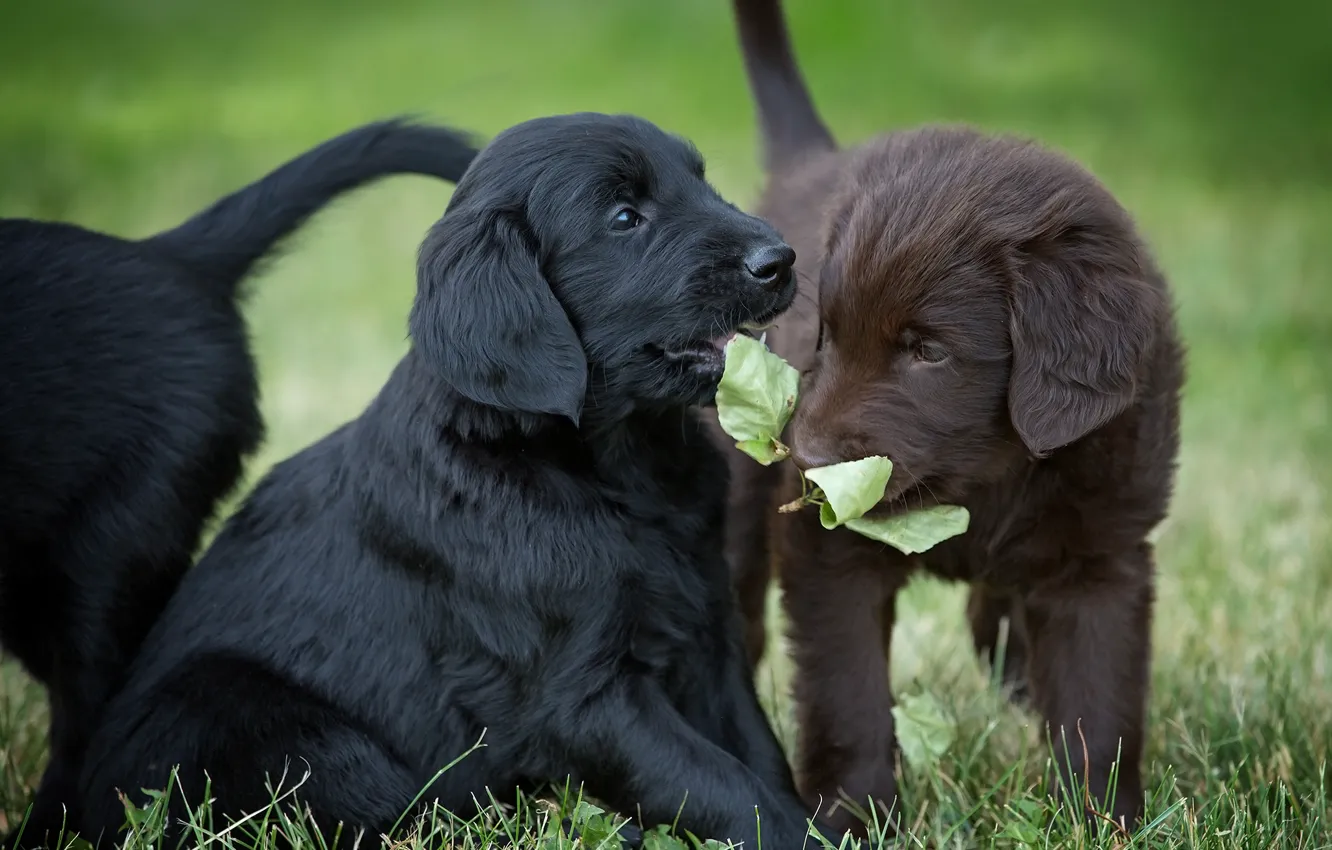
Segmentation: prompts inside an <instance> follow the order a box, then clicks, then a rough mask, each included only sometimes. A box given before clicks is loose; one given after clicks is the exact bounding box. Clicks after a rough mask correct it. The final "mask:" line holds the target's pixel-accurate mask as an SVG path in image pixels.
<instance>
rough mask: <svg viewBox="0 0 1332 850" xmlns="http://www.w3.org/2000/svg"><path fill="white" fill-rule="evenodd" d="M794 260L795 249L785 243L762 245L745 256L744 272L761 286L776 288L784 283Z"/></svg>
mask: <svg viewBox="0 0 1332 850" xmlns="http://www.w3.org/2000/svg"><path fill="white" fill-rule="evenodd" d="M795 258H796V254H795V249H794V248H792V247H791V246H790V245H787V244H786V243H785V242H778V243H777V244H775V245H774V244H768V245H763V246H760V247H758V248H755V249H754V250H752V251H750V252H749V253H748V254H746V255H745V271H747V272H749V276H750V277H752V278H754V280H756V281H758V282H759V283H760V284H762V285H763V286H769V287H771V286H777V285H780V284H782V283H784V282H785V280H786V277H787V275H788V273H789V272H790V271H791V266H793V265H795Z"/></svg>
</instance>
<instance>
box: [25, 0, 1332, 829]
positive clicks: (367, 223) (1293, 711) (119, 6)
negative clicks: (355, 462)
mask: <svg viewBox="0 0 1332 850" xmlns="http://www.w3.org/2000/svg"><path fill="white" fill-rule="evenodd" d="M11 7H12V8H7V9H6V11H5V15H4V17H5V25H4V26H3V27H0V56H3V57H4V60H3V63H2V65H0V67H2V68H3V70H2V71H0V215H36V216H44V217H55V218H63V219H69V220H73V221H76V222H80V223H83V224H86V225H89V226H92V227H97V228H103V229H107V230H110V231H112V232H115V233H119V234H125V235H129V236H139V235H145V234H148V233H151V232H153V231H154V230H156V229H158V228H162V227H165V226H167V225H170V224H172V223H174V222H176V221H178V220H180V219H181V218H182V217H183V216H185V215H187V214H188V213H190V212H192V211H193V210H195V209H197V208H199V207H201V206H202V205H204V204H205V203H206V202H208V201H210V200H211V199H212V198H214V197H215V196H217V195H218V194H220V193H222V192H225V191H228V190H230V189H232V188H235V187H236V186H238V185H240V184H241V183H243V182H246V181H248V180H250V179H253V178H254V177H255V176H257V175H259V174H260V173H262V172H263V171H265V170H266V169H268V168H270V167H272V166H273V165H275V164H276V163H277V162H279V161H280V160H281V159H284V158H286V157H287V156H290V155H292V154H295V153H297V152H298V151H300V150H302V149H303V148H305V147H307V146H309V145H311V144H313V143H315V142H316V141H318V140H320V139H322V138H324V137H326V136H329V135H332V134H334V133H336V132H339V131H341V130H343V129H345V128H347V127H348V126H350V125H352V124H354V123H357V122H360V121H364V120H369V119H372V118H376V117H380V116H383V115H386V114H393V113H397V112H404V111H408V112H418V113H421V114H423V115H425V116H427V117H430V118H435V119H440V120H447V121H450V122H454V123H456V124H458V125H461V126H464V127H468V128H471V129H474V130H476V131H478V132H480V133H482V134H485V135H488V134H491V133H493V132H495V131H497V130H499V129H501V128H503V127H505V126H507V125H509V124H512V123H515V122H517V121H520V120H522V119H524V118H527V117H531V116H534V115H538V114H546V113H551V112H559V111H572V110H578V109H595V110H603V111H629V112H637V113H640V114H643V115H645V116H647V117H649V118H651V119H654V120H656V121H658V122H659V123H661V124H662V125H664V126H666V127H668V128H669V129H672V130H675V131H679V132H681V133H684V134H685V135H688V136H690V137H692V138H693V139H694V140H695V141H696V142H697V144H698V145H699V147H700V148H701V149H702V150H703V152H704V153H705V154H706V155H707V157H708V159H709V162H710V169H709V170H710V175H711V177H712V179H713V180H714V182H715V183H716V184H717V185H718V187H719V188H721V189H722V191H723V192H725V193H726V194H727V195H728V196H730V197H732V198H733V199H735V200H737V201H739V202H742V203H746V202H749V201H751V200H752V199H753V197H754V193H755V189H756V187H757V186H758V185H759V174H758V170H757V167H756V163H755V159H754V156H753V152H754V150H755V140H754V135H753V120H752V115H751V112H750V105H749V102H748V99H747V94H746V91H745V88H744V80H743V77H742V74H741V68H740V62H739V57H738V55H737V53H736V50H735V47H734V45H733V33H732V27H731V22H730V19H729V15H728V12H727V4H726V3H725V2H724V0H673V2H672V3H670V4H625V3H621V4H610V3H603V2H594V0H562V2H561V3H547V2H538V0H530V2H524V3H520V2H516V0H490V2H487V3H463V2H449V3H442V2H439V0H383V2H380V3H376V4H368V3H353V2H351V0H325V2H315V0H279V2H270V0H264V1H263V2H261V0H232V2H229V3H225V4H223V3H204V2H202V0H175V2H170V3H168V2H165V0H120V2H116V3H108V2H97V0H58V2H52V3H46V4H38V3H36V2H33V0H28V2H19V3H15V4H11ZM1330 9H1332V7H1328V6H1327V4H1325V3H1316V2H1308V3H1305V4H1303V5H1301V4H1300V3H1297V2H1285V0H1281V2H1268V3H1264V4H1261V5H1259V6H1256V7H1254V8H1251V9H1238V8H1236V9H1232V10H1228V11H1226V12H1224V13H1223V12H1217V11H1216V10H1215V7H1214V5H1212V4H1202V3H1194V4H1189V3H1184V2H1174V3H1171V4H1166V5H1161V4H1157V5H1155V6H1153V5H1152V4H1148V3H1146V2H1144V0H1131V2H1112V1H1111V0H1093V2H1090V3H1085V4H1058V5H1056V4H1053V3H1045V4H1043V3H1038V2H1036V0H1015V2H1013V3H1004V4H993V3H987V2H984V0H939V2H931V3H927V2H924V0H913V2H908V0H893V2H885V0H799V2H792V3H791V14H792V18H793V23H794V27H795V32H796V39H797V43H798V48H799V50H800V52H801V59H802V62H803V64H804V67H805V69H806V73H807V75H808V77H809V79H810V81H811V84H812V86H813V88H814V91H815V95H816V98H817V100H818V101H819V103H820V106H821V108H822V110H823V112H824V114H825V116H826V118H827V119H828V121H829V123H830V124H831V125H832V126H833V127H834V128H835V129H836V131H837V133H838V134H839V136H840V138H841V139H843V140H844V141H846V142H854V141H856V140H859V139H863V138H865V137H866V136H868V135H870V134H871V133H874V132H877V131H880V130H883V129H889V128H892V127H899V126H906V125H910V124H914V123H918V122H922V121H927V120H966V121H972V122H975V123H978V124H981V125H982V126H985V127H989V128H994V129H1004V130H1013V131H1017V132H1021V133H1025V134H1029V135H1035V136H1038V137H1039V138H1042V139H1044V140H1045V141H1047V142H1049V143H1050V144H1052V145H1054V146H1056V147H1059V148H1062V149H1064V150H1066V151H1069V152H1070V153H1072V154H1073V155H1075V156H1077V157H1078V158H1080V159H1081V160H1082V161H1083V162H1085V163H1086V164H1087V165H1089V166H1090V167H1091V168H1092V169H1093V170H1094V171H1096V172H1097V173H1098V174H1099V175H1100V176H1101V177H1102V178H1103V179H1104V180H1105V181H1106V183H1107V184H1108V185H1109V186H1110V187H1111V188H1112V189H1113V190H1114V191H1115V192H1116V193H1117V194H1118V195H1119V196H1120V198H1121V199H1122V200H1123V201H1124V203H1125V204H1126V205H1127V206H1128V207H1129V208H1130V209H1131V210H1132V211H1133V212H1134V213H1135V214H1136V215H1137V216H1138V218H1139V220H1140V222H1141V225H1142V227H1143V229H1144V231H1145V232H1146V234H1147V235H1148V237H1149V239H1150V241H1151V242H1152V244H1153V245H1154V246H1155V248H1156V249H1157V251H1158V253H1159V255H1160V257H1161V259H1162V261H1163V263H1164V265H1165V267H1166V269H1167V270H1168V272H1169V273H1170V276H1171V279H1172V282H1173V284H1174V287H1175V292H1176V295H1177V300H1178V304H1179V311H1180V318H1181V323H1182V327H1183V331H1184V334H1185V337H1186V340H1187V342H1188V345H1189V349H1190V380H1189V384H1188V389H1187V393H1186V402H1185V413H1184V443H1183V445H1184V449H1183V457H1182V469H1181V473H1180V478H1179V486H1178V491H1177V496H1176V499H1175V503H1174V510H1173V513H1172V515H1171V517H1170V519H1169V521H1168V522H1167V523H1166V524H1165V526H1164V527H1163V528H1162V529H1161V532H1160V536H1159V562H1160V584H1159V602H1158V605H1157V619H1156V626H1155V666H1154V670H1153V694H1152V701H1151V727H1150V735H1149V738H1148V746H1147V771H1148V776H1149V782H1150V785H1151V799H1150V801H1149V806H1148V816H1147V821H1148V826H1147V827H1145V828H1144V829H1143V830H1142V831H1141V832H1140V833H1139V834H1138V835H1137V836H1135V837H1134V838H1133V839H1132V841H1131V842H1130V841H1129V840H1128V839H1127V838H1125V837H1123V836H1118V837H1116V836H1113V835H1111V834H1109V832H1108V831H1106V832H1105V834H1104V835H1102V836H1100V837H1099V838H1098V837H1097V836H1095V835H1092V834H1090V833H1085V832H1082V831H1081V827H1078V826H1076V825H1072V824H1070V823H1068V821H1067V820H1066V819H1064V818H1063V816H1062V815H1056V814H1055V812H1054V809H1053V808H1052V806H1051V805H1050V804H1048V803H1047V802H1046V800H1045V796H1044V791H1045V789H1044V787H1043V786H1042V785H1041V784H1040V776H1041V774H1042V770H1043V768H1044V765H1045V758H1046V756H1045V755H1044V753H1043V752H1042V751H1041V747H1040V743H1041V738H1040V736H1039V734H1038V732H1037V726H1036V724H1035V722H1034V719H1033V718H1032V717H1031V716H1029V715H1026V714H1024V713H1022V712H1021V711H1019V710H1017V709H1015V708H1011V707H1009V706H1008V705H1007V704H1006V703H1005V702H1004V701H1003V699H1002V698H1001V697H1000V695H999V694H998V693H997V692H996V691H995V690H994V689H993V688H991V687H990V686H989V683H988V680H987V678H986V675H985V673H984V672H983V671H981V670H980V669H979V668H978V667H977V665H976V663H975V661H974V660H973V656H972V654H971V651H970V648H969V642H968V640H967V637H966V633H965V630H964V624H963V617H962V591H961V589H960V588H958V587H952V586H946V585H943V584H940V583H938V582H934V581H928V580H920V581H916V582H914V583H913V584H912V585H911V586H910V587H909V588H908V590H907V591H906V593H905V594H904V596H903V598H902V599H901V602H900V605H899V612H900V616H899V620H898V625H897V630H896V632H895V635H894V643H893V651H892V655H893V680H894V684H895V687H896V689H897V691H898V693H899V694H913V693H922V692H928V693H930V694H932V695H934V696H935V698H937V699H938V700H939V702H940V703H941V704H942V706H943V707H944V709H945V710H946V713H947V714H948V715H949V717H950V718H951V721H952V722H954V723H955V724H956V732H957V735H956V740H955V742H954V743H953V745H952V747H951V748H950V749H949V750H948V751H947V752H946V753H945V754H944V755H943V757H942V760H941V763H940V764H939V765H938V766H937V768H929V767H926V768H920V767H912V766H909V765H908V766H906V767H905V768H904V773H903V782H902V790H903V800H902V804H903V808H902V812H903V817H904V819H905V822H906V823H907V824H908V825H909V830H908V832H907V834H906V835H905V836H904V838H903V843H904V844H905V845H906V846H912V847H915V846H920V847H925V846H930V847H934V846H940V847H942V846H948V847H954V846H956V847H963V846H966V847H970V846H982V847H989V846H997V847H1037V846H1041V847H1044V846H1097V845H1106V846H1129V845H1130V844H1131V846H1135V847H1243V848H1268V847H1273V848H1274V847H1303V848H1316V847H1329V846H1332V804H1330V803H1329V789H1328V785H1329V780H1332V768H1329V758H1330V757H1332V614H1329V612H1332V505H1329V484H1332V423H1330V422H1329V412H1330V411H1332V399H1330V398H1329V395H1330V388H1332V241H1330V240H1329V239H1328V234H1329V233H1332V111H1329V110H1328V109H1327V108H1326V102H1327V101H1326V92H1327V91H1329V90H1332V54H1329V53H1328V51H1327V50H1326V46H1325V45H1326V33H1327V32H1328V26H1329V24H1330V23H1332V11H1330ZM447 197H448V189H447V188H446V187H441V186H439V185H437V184H433V183H431V182H430V181H428V180H425V179H408V178H403V179H398V180H394V181H391V182H389V183H386V184H384V185H382V186H378V187H375V188H373V189H371V190H368V191H366V192H364V193H363V194H361V195H359V196H357V197H355V198H352V199H349V200H348V201H347V202H346V203H343V204H341V205H340V206H339V207H338V208H336V209H334V210H332V211H330V212H329V213H327V214H326V215H324V216H322V217H321V218H320V219H319V220H318V221H317V222H315V223H314V225H313V226H311V227H310V228H309V229H308V231H307V232H306V233H305V234H304V235H303V236H302V237H301V238H300V239H299V240H298V241H297V242H296V243H295V244H294V246H293V249H292V250H291V251H290V252H289V255H288V256H287V257H286V258H285V259H283V260H281V261H280V262H278V263H277V264H276V265H275V266H274V267H273V268H272V269H271V271H270V272H269V273H268V274H266V275H265V276H264V277H262V278H261V279H259V280H257V281H256V282H255V284H254V286H253V297H252V299H251V301H250V304H249V307H248V310H247V312H248V315H249V316H250V318H251V320H252V328H253V334H254V344H255V349H256V352H257V355H258V357H259V361H260V364H261V367H262V371H263V405H264V412H265V415H266V416H267V419H268V424H269V434H270V436H269V440H268V442H267V444H266V446H265V447H264V449H263V451H262V453H261V454H260V456H259V457H258V458H257V459H256V460H255V462H254V463H252V464H251V467H250V476H249V477H250V480H251V481H253V480H254V479H255V478H256V477H257V476H258V475H260V474H261V473H262V472H263V470H264V469H266V468H267V467H268V466H269V465H270V464H271V463H272V462H274V461H275V460H277V459H279V458H282V457H285V456H287V455H289V454H291V453H292V452H294V451H296V450H298V449H299V448H301V447H302V446H303V445H305V444H306V443H308V442H309V441H311V440H312V439H314V438H315V437H317V436H319V435H321V434H322V433H324V432H326V431H327V430H329V429H330V428H332V427H333V426H335V425H337V424H338V423H340V422H342V421H344V420H346V419H347V418H349V417H351V416H354V415H356V414H357V413H358V412H359V410H360V409H361V407H362V406H363V405H364V404H365V403H366V401H367V400H368V399H369V398H370V397H371V395H372V394H373V393H374V392H375V391H376V390H377V388H378V387H379V386H380V384H381V382H382V381H383V380H384V378H385V377H386V376H387V374H388V371H389V369H390V367H391V366H392V364H393V363H394V362H395V360H396V358H397V357H398V356H400V355H401V353H402V352H403V351H404V350H405V347H406V341H405V317H406V312H407V308H408V305H409V303H410V298H411V294H412V291H413V286H414V280H413V268H414V254H415V250H416V246H417V244H418V242H419V240H420V238H421V236H422V235H423V233H424V231H425V229H426V228H427V226H428V225H429V224H430V223H431V222H432V221H433V220H434V219H435V218H436V217H437V216H438V215H439V213H440V212H441V211H442V209H443V207H444V204H445V203H446V200H447ZM773 613H774V624H776V622H777V616H776V615H777V606H776V600H775V599H774V600H773ZM775 628H776V626H775ZM773 657H774V658H775V659H777V660H776V661H775V662H774V663H771V664H768V665H765V666H764V668H763V669H762V670H761V671H760V684H761V687H762V690H763V693H764V695H765V697H766V698H767V699H768V702H769V705H770V708H771V710H772V713H773V717H774V720H775V722H776V723H777V725H778V727H779V729H780V730H781V733H782V735H783V737H784V739H785V740H787V741H789V740H790V739H791V732H792V722H791V718H790V707H789V703H788V701H787V700H786V698H785V693H786V685H787V683H788V680H789V673H790V671H789V666H788V665H787V664H785V663H784V662H783V661H782V660H781V657H780V653H774V654H773ZM0 688H2V689H3V690H2V692H0V811H2V812H3V815H4V816H5V817H6V818H8V819H9V821H10V822H13V819H15V818H17V817H19V816H20V813H21V808H22V806H23V805H24V803H25V801H26V799H27V795H28V793H29V792H30V790H31V788H32V786H33V785H34V783H35V782H36V780H37V777H38V776H39V772H40V767H41V763H42V760H43V759H44V747H45V742H44V723H45V715H44V712H45V707H44V702H43V699H42V696H41V693H40V690H39V689H38V688H36V687H34V686H32V685H31V684H30V683H28V682H27V681H26V680H25V679H24V677H23V676H22V674H20V673H18V672H17V670H16V669H14V668H13V666H12V665H8V666H6V668H5V669H4V671H3V676H0ZM536 811H538V812H539V811H541V810H540V809H537V810H536ZM441 817H442V816H441ZM497 818H500V815H498V814H494V815H493V816H492V817H491V819H490V823H491V826H492V827H493V825H494V824H495V823H496V822H498V821H497V820H496V819H497ZM519 820H522V821H523V822H524V823H526V824H528V825H529V826H530V827H531V828H532V829H537V830H539V828H540V827H539V823H540V821H541V820H542V818H541V817H539V816H537V817H520V818H519ZM440 823H445V821H437V822H436V824H435V825H436V827H438V826H439V824H440ZM280 826H282V825H280ZM453 826H455V827H456V826H457V824H454V825H453ZM282 828H283V829H286V830H288V831H295V830H296V827H295V826H292V825H290V824H288V825H285V826H282ZM485 828H486V827H484V826H480V825H476V824H472V825H467V826H464V827H462V828H461V831H460V832H457V834H456V835H455V836H454V839H453V840H454V842H455V843H457V844H460V845H464V846H481V845H484V844H485V843H487V836H488V833H487V832H485ZM153 829H154V826H153V822H152V821H151V820H150V819H149V820H144V821H143V822H142V823H141V824H140V827H139V831H138V832H137V833H136V835H135V837H134V839H133V842H132V843H135V844H146V843H151V841H150V839H151V836H152V832H153ZM427 834H428V835H431V836H433V837H432V838H431V839H430V840H429V841H427V840H426V839H425V838H424V837H422V836H418V839H417V841H416V842H408V843H409V844H411V843H435V844H438V843H439V842H438V840H437V839H439V837H440V835H441V834H442V833H441V832H439V831H438V829H437V830H436V831H435V832H434V833H426V834H423V835H427ZM198 835H199V836H200V837H203V838H206V837H207V834H206V833H199V834H198ZM238 835H240V831H234V832H232V833H228V835H227V836H225V837H223V838H221V839H218V841H219V842H221V843H223V844H226V843H234V842H235V840H236V838H237V836H238ZM533 835H534V834H528V837H529V838H531V839H532V840H533V841H534V840H535V838H533Z"/></svg>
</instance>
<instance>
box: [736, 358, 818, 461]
mask: <svg viewBox="0 0 1332 850" xmlns="http://www.w3.org/2000/svg"><path fill="white" fill-rule="evenodd" d="M799 389H800V373H799V372H797V371H796V370H795V369H794V368H793V367H792V366H791V365H790V364H788V363H787V362H786V361H785V360H783V359H782V358H780V357H778V356H777V355H776V354H773V353H772V352H771V351H769V350H768V347H767V346H766V345H764V344H763V343H761V342H759V341H758V340H756V339H754V338H753V337H748V336H745V335H744V334H736V335H735V336H734V337H732V338H731V340H730V341H729V342H727V343H726V368H725V370H723V372H722V377H721V383H719V384H718V385H717V420H718V421H719V422H720V423H721V426H722V430H724V431H725V432H726V433H727V434H730V435H731V437H733V438H734V439H735V440H736V447H737V448H739V449H740V451H742V452H744V453H745V454H747V455H749V456H750V457H752V458H754V459H755V460H757V461H758V462H759V463H761V464H763V465H764V466H767V465H768V464H770V463H772V462H773V461H777V460H782V459H783V458H785V457H786V455H787V454H788V452H787V450H786V446H784V445H782V442H781V439H780V437H781V435H782V429H783V428H785V427H786V423H787V422H788V421H790V419H791V414H792V413H794V412H795V404H796V394H797V393H798V392H799Z"/></svg>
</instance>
